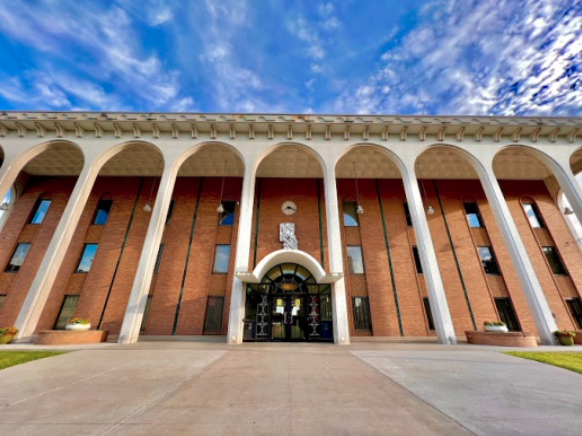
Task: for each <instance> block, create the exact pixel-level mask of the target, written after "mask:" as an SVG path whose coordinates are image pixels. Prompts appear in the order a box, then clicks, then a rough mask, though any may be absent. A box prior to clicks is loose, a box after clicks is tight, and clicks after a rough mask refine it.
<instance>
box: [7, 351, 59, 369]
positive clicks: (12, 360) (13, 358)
mask: <svg viewBox="0 0 582 436" xmlns="http://www.w3.org/2000/svg"><path fill="white" fill-rule="evenodd" d="M59 354H64V352H62V351H0V369H4V368H9V367H11V366H15V365H20V364H21V363H26V362H31V361H33V360H38V359H44V358H45V357H51V356H57V355H59Z"/></svg>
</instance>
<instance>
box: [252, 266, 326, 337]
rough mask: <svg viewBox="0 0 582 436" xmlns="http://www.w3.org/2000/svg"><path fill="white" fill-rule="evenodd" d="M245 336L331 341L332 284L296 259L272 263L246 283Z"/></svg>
mask: <svg viewBox="0 0 582 436" xmlns="http://www.w3.org/2000/svg"><path fill="white" fill-rule="evenodd" d="M244 340H245V341H266V342H271V341H281V342H314V341H315V342H321V341H324V342H325V341H329V342H333V316H332V299H331V286H330V285H329V284H319V283H318V282H317V281H316V279H315V277H314V276H313V274H312V273H311V272H310V271H309V270H308V269H306V268H304V267H303V266H301V265H299V264H296V263H281V264H278V265H276V266H274V267H272V268H271V269H270V270H269V271H267V273H266V274H265V275H264V276H263V278H262V279H261V282H260V283H258V284H247V296H246V311H245V321H244Z"/></svg>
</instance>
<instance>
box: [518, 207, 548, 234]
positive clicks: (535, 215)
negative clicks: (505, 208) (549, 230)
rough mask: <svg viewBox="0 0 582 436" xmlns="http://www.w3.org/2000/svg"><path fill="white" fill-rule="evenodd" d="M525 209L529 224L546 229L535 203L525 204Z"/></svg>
mask: <svg viewBox="0 0 582 436" xmlns="http://www.w3.org/2000/svg"><path fill="white" fill-rule="evenodd" d="M523 209H524V210H525V214H526V215H527V219H528V220H529V223H530V225H531V226H532V227H534V228H544V227H545V225H544V220H543V219H542V216H541V214H540V211H539V209H538V207H537V206H536V205H535V204H534V203H524V204H523Z"/></svg>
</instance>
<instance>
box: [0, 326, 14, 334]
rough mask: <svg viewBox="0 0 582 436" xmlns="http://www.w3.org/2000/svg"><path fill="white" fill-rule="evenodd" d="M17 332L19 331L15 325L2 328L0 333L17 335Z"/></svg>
mask: <svg viewBox="0 0 582 436" xmlns="http://www.w3.org/2000/svg"><path fill="white" fill-rule="evenodd" d="M16 333H18V329H17V328H16V327H14V326H12V327H4V328H2V329H0V335H15V334H16Z"/></svg>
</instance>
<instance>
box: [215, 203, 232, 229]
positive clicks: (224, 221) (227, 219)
mask: <svg viewBox="0 0 582 436" xmlns="http://www.w3.org/2000/svg"><path fill="white" fill-rule="evenodd" d="M222 207H223V208H224V212H222V213H221V214H220V221H219V225H221V226H233V225H234V210H235V207H236V203H235V202H234V201H223V202H222Z"/></svg>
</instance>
